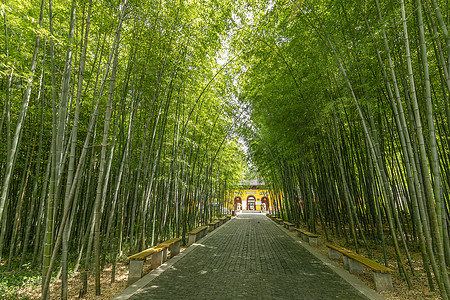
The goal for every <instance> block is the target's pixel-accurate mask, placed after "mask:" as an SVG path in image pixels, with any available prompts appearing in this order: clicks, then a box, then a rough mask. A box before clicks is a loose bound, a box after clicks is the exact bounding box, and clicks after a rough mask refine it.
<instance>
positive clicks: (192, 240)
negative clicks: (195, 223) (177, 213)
mask: <svg viewBox="0 0 450 300" xmlns="http://www.w3.org/2000/svg"><path fill="white" fill-rule="evenodd" d="M196 238H197V235H196V234H190V235H189V244H188V246H190V245H192V244H193V243H195V241H196Z"/></svg>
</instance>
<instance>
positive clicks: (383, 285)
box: [373, 272, 394, 292]
mask: <svg viewBox="0 0 450 300" xmlns="http://www.w3.org/2000/svg"><path fill="white" fill-rule="evenodd" d="M373 280H374V281H375V287H376V289H377V292H380V291H392V290H393V289H394V287H393V286H392V276H391V274H390V273H376V272H373Z"/></svg>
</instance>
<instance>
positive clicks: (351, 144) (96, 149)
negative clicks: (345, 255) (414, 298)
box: [0, 0, 450, 299]
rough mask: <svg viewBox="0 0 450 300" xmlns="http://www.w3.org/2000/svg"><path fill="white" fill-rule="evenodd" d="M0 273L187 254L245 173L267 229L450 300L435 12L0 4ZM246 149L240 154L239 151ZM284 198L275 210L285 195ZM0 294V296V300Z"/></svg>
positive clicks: (433, 4) (449, 115)
mask: <svg viewBox="0 0 450 300" xmlns="http://www.w3.org/2000/svg"><path fill="white" fill-rule="evenodd" d="M0 16H1V21H0V23H1V25H2V26H1V29H0V106H1V113H0V114H1V119H0V134H1V142H0V268H1V270H5V271H6V270H11V271H13V272H14V271H19V270H21V269H24V268H29V266H31V268H33V269H37V270H40V273H41V278H42V282H41V286H42V298H43V299H48V297H49V285H50V282H51V280H53V278H55V277H59V278H61V279H62V289H61V290H62V293H61V295H60V297H61V298H62V299H67V297H68V295H67V288H68V287H67V283H68V277H69V274H70V273H72V272H81V273H82V274H83V276H82V280H83V284H84V287H83V292H85V291H86V288H87V281H88V280H91V279H88V276H89V275H92V274H93V275H95V276H94V278H95V279H94V280H95V287H96V294H101V284H100V273H101V271H102V270H103V268H104V266H105V265H106V264H109V263H111V264H112V266H113V275H112V278H111V281H114V280H115V278H114V276H115V275H114V268H115V264H116V262H117V261H118V260H120V259H123V257H125V256H126V255H128V254H132V253H135V252H136V251H140V250H142V249H144V248H146V247H150V246H153V245H155V244H156V243H158V242H159V241H161V240H164V239H168V238H171V237H175V236H177V237H178V236H184V235H185V233H186V232H187V231H189V230H190V229H192V228H194V227H196V226H198V225H199V224H203V223H205V222H208V221H209V220H211V219H212V218H214V217H215V216H217V215H219V214H220V213H222V211H223V208H225V207H226V198H225V195H226V192H227V191H229V190H232V189H233V187H235V186H236V185H237V184H238V183H239V182H240V179H241V175H242V174H243V171H244V169H245V163H246V158H245V153H244V150H243V149H242V148H241V147H240V144H241V141H242V140H244V142H245V143H246V146H247V152H248V157H249V160H250V161H251V164H252V165H253V166H254V168H256V169H257V171H258V173H259V174H260V176H261V177H262V178H263V179H264V182H265V183H266V184H267V185H268V186H269V187H270V189H271V190H272V191H274V195H275V197H282V198H277V199H276V200H278V201H277V202H276V203H277V206H276V208H275V210H276V213H277V214H280V215H283V216H284V217H285V218H287V219H289V220H290V221H291V222H294V223H296V224H298V225H299V224H301V225H302V226H307V227H308V229H309V230H310V231H313V232H314V231H316V229H317V227H318V226H319V225H320V226H321V228H322V229H323V230H324V233H325V235H326V238H327V239H328V238H331V237H332V236H343V237H345V239H346V241H347V243H348V244H349V245H352V247H354V248H355V250H356V251H358V252H361V253H363V254H365V255H368V256H371V255H372V251H373V249H374V248H376V246H377V245H378V247H379V248H381V249H382V250H383V252H384V254H383V257H381V258H379V259H381V260H382V261H383V262H384V263H385V264H386V265H389V262H388V253H387V249H388V248H389V249H391V248H392V249H394V253H395V254H394V256H395V260H396V265H395V266H392V265H391V266H390V267H394V268H395V269H396V270H398V272H399V273H400V275H401V276H402V278H403V279H404V280H405V282H406V283H407V284H408V286H409V287H410V288H414V286H413V281H412V280H411V277H412V276H415V271H414V267H413V262H412V260H413V258H412V257H411V255H410V251H411V250H414V251H415V252H419V253H421V259H422V260H423V268H424V272H426V274H427V280H428V285H429V287H430V288H431V289H435V290H438V291H439V292H440V294H441V295H442V298H443V299H449V297H450V280H449V275H448V274H449V273H448V272H449V266H450V244H449V243H450V242H449V233H450V232H449V228H450V226H449V224H448V223H449V211H450V199H449V196H450V101H449V100H450V99H449V95H450V35H449V32H448V27H449V23H450V21H449V20H450V6H449V5H448V3H447V2H446V1H442V0H411V1H404V0H399V1H388V0H370V1H366V0H358V1H345V0H336V1H320V0H282V1H259V0H248V1H244V0H242V1H228V0H226V1H217V0H207V1H191V0H178V1H156V0H144V1H137V0H109V1H93V0H70V1H69V0H66V1H55V0H14V1H13V0H2V2H1V6H0ZM238 136H240V137H241V140H239V138H238ZM279 192H281V193H279ZM0 292H2V293H3V291H0Z"/></svg>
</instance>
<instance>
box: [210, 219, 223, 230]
mask: <svg viewBox="0 0 450 300" xmlns="http://www.w3.org/2000/svg"><path fill="white" fill-rule="evenodd" d="M219 226H220V221H218V220H216V221H214V222H211V223H208V232H211V231H213V230H214V229H216V228H217V227H219Z"/></svg>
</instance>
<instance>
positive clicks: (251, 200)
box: [247, 195, 256, 210]
mask: <svg viewBox="0 0 450 300" xmlns="http://www.w3.org/2000/svg"><path fill="white" fill-rule="evenodd" d="M255 202H256V198H255V196H253V195H250V196H248V197H247V210H256V205H255Z"/></svg>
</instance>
